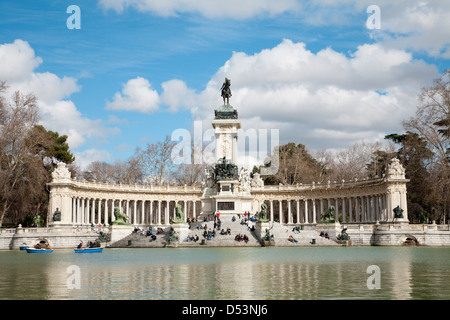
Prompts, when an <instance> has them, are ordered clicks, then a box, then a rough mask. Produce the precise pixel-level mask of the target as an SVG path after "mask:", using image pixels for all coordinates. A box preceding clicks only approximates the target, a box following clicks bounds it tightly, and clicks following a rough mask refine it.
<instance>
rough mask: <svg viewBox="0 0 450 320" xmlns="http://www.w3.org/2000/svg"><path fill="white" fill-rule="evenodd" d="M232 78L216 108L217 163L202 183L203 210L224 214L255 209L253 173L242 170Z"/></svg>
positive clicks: (238, 126)
mask: <svg viewBox="0 0 450 320" xmlns="http://www.w3.org/2000/svg"><path fill="white" fill-rule="evenodd" d="M230 87H231V80H230V79H228V78H225V81H224V83H223V85H222V88H221V92H222V93H221V95H222V98H223V103H224V104H223V105H222V106H220V107H219V108H218V109H216V110H215V111H214V120H213V121H212V126H213V128H214V132H215V139H216V142H215V161H216V163H215V165H214V166H210V167H208V168H207V172H206V182H205V183H204V186H203V197H202V209H203V210H202V211H203V213H206V214H213V213H215V212H220V213H221V214H224V215H233V214H238V213H242V214H243V213H244V212H250V211H252V201H253V197H252V196H251V194H250V189H251V187H250V183H251V181H250V174H249V172H248V170H247V169H246V168H241V169H240V170H239V168H238V165H237V162H238V142H237V141H238V130H239V129H240V128H241V122H240V121H239V119H238V112H237V110H236V109H235V108H234V107H233V106H231V105H230V97H231V96H232V94H231V88H230Z"/></svg>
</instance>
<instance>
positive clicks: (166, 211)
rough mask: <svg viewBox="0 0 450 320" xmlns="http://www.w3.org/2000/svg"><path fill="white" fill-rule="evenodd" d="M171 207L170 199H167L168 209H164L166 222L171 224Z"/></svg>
mask: <svg viewBox="0 0 450 320" xmlns="http://www.w3.org/2000/svg"><path fill="white" fill-rule="evenodd" d="M169 207H170V201H166V209H165V210H164V213H165V215H164V224H169V221H170V217H169Z"/></svg>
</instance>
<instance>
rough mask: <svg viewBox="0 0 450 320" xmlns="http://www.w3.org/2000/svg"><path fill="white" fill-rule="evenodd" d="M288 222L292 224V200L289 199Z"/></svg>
mask: <svg viewBox="0 0 450 320" xmlns="http://www.w3.org/2000/svg"><path fill="white" fill-rule="evenodd" d="M288 223H289V224H292V211H291V200H288Z"/></svg>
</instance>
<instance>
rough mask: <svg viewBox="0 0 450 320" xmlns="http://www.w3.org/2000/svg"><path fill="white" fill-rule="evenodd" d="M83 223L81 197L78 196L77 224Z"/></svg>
mask: <svg viewBox="0 0 450 320" xmlns="http://www.w3.org/2000/svg"><path fill="white" fill-rule="evenodd" d="M80 223H81V199H80V198H77V224H80Z"/></svg>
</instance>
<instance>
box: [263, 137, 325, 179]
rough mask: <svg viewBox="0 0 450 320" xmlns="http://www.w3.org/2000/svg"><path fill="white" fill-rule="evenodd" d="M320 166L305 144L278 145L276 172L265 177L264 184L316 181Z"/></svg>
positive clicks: (319, 173) (318, 176) (320, 169)
mask: <svg viewBox="0 0 450 320" xmlns="http://www.w3.org/2000/svg"><path fill="white" fill-rule="evenodd" d="M321 171H322V167H321V165H320V163H319V162H318V161H317V160H316V159H314V158H313V157H312V156H311V155H310V154H309V152H308V151H307V150H306V147H305V145H303V144H298V145H296V144H295V143H293V142H290V143H287V144H285V145H282V146H280V147H279V169H278V172H277V173H276V174H275V175H273V176H269V177H265V179H264V183H265V184H268V185H269V184H278V183H281V184H285V185H288V184H297V183H311V182H312V181H318V180H319V179H320V176H321Z"/></svg>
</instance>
